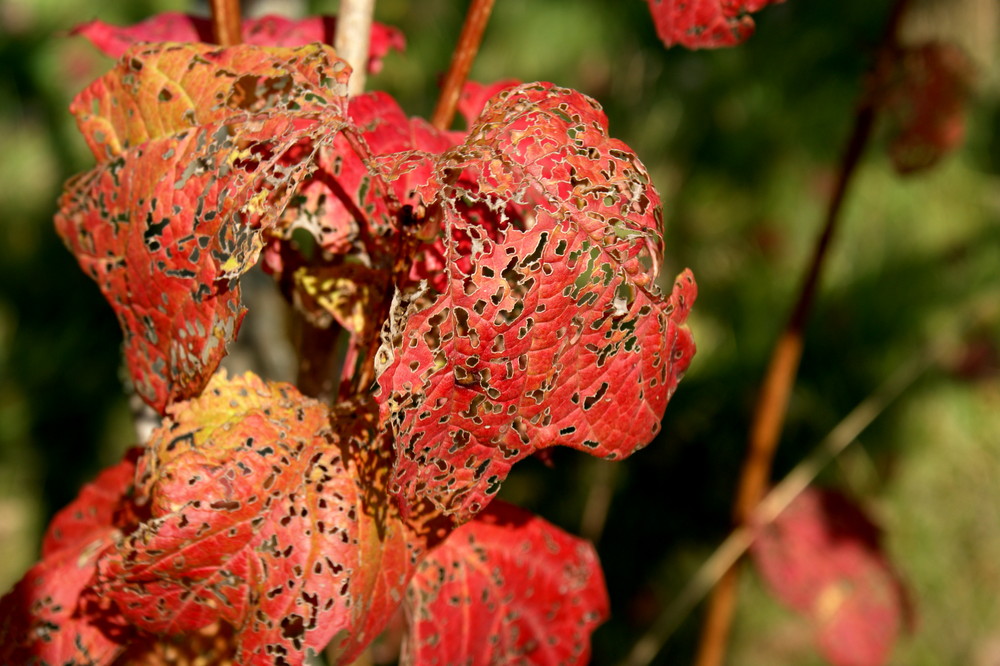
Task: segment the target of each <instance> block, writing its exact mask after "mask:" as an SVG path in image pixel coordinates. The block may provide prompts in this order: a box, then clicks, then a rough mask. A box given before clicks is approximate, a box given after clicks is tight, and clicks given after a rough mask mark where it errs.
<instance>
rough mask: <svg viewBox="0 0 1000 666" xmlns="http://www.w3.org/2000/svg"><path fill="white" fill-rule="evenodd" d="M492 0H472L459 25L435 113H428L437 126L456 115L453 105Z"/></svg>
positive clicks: (448, 122) (447, 126) (441, 127)
mask: <svg viewBox="0 0 1000 666" xmlns="http://www.w3.org/2000/svg"><path fill="white" fill-rule="evenodd" d="M493 1H494V0H472V4H470V5H469V11H468V12H467V13H466V15H465V23H464V24H463V25H462V33H461V34H460V35H459V36H458V45H456V46H455V52H454V53H452V55H451V65H449V67H448V73H447V74H446V75H445V77H444V83H443V84H442V86H441V96H440V97H438V102H437V106H436V107H435V108H434V115H433V116H432V117H431V124H432V125H434V127H436V128H437V129H439V130H442V131H443V130H447V129H450V128H451V122H452V120H453V119H454V118H455V109H456V108H458V98H459V95H461V94H462V87H463V86H464V85H465V80H466V79H467V78H468V77H469V70H470V69H472V61H473V60H475V59H476V53H478V52H479V44H480V43H481V42H482V41H483V32H484V31H485V30H486V24H487V23H489V20H490V13H491V12H492V11H493Z"/></svg>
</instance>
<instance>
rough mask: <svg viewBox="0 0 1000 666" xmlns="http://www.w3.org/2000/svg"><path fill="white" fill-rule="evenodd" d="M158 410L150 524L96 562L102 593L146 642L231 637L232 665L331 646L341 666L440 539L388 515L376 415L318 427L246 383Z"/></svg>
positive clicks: (346, 411) (294, 657)
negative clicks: (202, 634) (224, 627)
mask: <svg viewBox="0 0 1000 666" xmlns="http://www.w3.org/2000/svg"><path fill="white" fill-rule="evenodd" d="M169 413H170V418H169V419H168V420H167V421H166V422H165V423H164V425H163V427H161V428H160V429H158V430H157V431H156V432H155V433H154V435H153V437H152V439H151V441H150V446H149V450H148V452H147V454H146V456H145V457H144V458H143V459H142V460H141V461H140V467H139V473H140V475H141V479H142V481H141V483H142V491H143V492H144V494H145V495H146V496H148V498H149V502H150V511H151V518H150V519H149V520H148V521H147V522H145V523H144V524H143V525H141V526H140V527H139V528H138V529H137V530H136V531H135V532H134V533H132V534H131V535H130V536H129V537H128V538H127V539H126V540H125V541H124V542H123V543H122V544H121V545H120V547H118V548H117V549H115V550H113V551H111V552H109V553H108V554H107V555H106V556H105V557H104V558H103V559H102V560H101V562H100V566H99V578H100V586H101V587H100V589H101V592H102V594H103V595H104V596H105V597H106V598H108V599H111V600H113V601H115V602H116V603H117V604H118V605H119V607H120V608H121V609H122V613H123V614H124V615H125V617H126V618H127V619H128V620H129V621H130V622H131V623H133V624H134V625H135V626H136V627H138V628H140V629H143V630H145V631H148V632H152V633H156V634H168V635H170V634H177V633H185V632H192V631H198V630H201V629H203V628H205V627H206V626H208V625H210V624H211V623H213V622H217V621H220V620H221V621H223V622H225V623H227V624H229V625H231V626H233V627H234V628H235V629H236V631H237V638H236V652H237V661H238V662H239V663H248V664H264V663H267V664H271V663H287V664H301V663H303V659H304V658H305V655H306V654H307V653H309V652H317V651H319V650H321V649H322V648H323V647H324V646H326V645H327V643H329V642H330V641H331V640H334V641H335V642H336V646H335V649H337V650H339V651H340V655H341V658H342V659H343V661H344V662H345V663H348V662H350V661H351V660H352V659H353V658H354V657H355V656H356V655H357V654H358V652H359V651H360V650H361V649H363V648H364V646H365V645H366V644H367V643H368V642H369V641H370V640H371V639H373V638H374V637H375V636H376V635H377V634H378V632H379V631H380V630H381V628H382V627H383V626H384V624H385V623H386V622H387V621H388V620H389V617H390V616H391V615H392V613H393V612H394V611H395V609H396V607H397V606H398V605H399V603H400V602H401V601H402V598H403V594H404V591H405V588H406V584H407V582H408V580H409V578H410V576H411V575H412V573H413V571H414V568H415V566H416V563H417V559H418V557H419V556H420V554H421V553H422V552H423V551H424V550H425V548H426V547H427V545H428V541H429V539H431V538H434V539H439V538H440V535H433V534H431V535H428V534H423V535H422V534H420V533H419V532H418V531H417V529H416V528H415V527H413V526H411V525H407V524H405V523H403V522H402V521H400V520H399V519H398V517H397V515H396V513H395V512H394V511H392V509H391V503H390V502H388V501H387V499H386V496H385V493H384V491H383V490H382V488H381V486H380V484H384V480H385V477H386V475H387V463H386V460H385V456H386V455H388V454H389V453H390V452H391V450H390V449H389V447H388V446H387V445H386V444H385V443H384V441H383V438H382V437H381V435H380V433H379V431H378V429H377V422H376V419H375V413H374V411H373V410H372V409H368V408H365V407H364V406H357V405H345V406H344V407H343V408H342V410H341V411H340V412H337V413H336V414H335V415H334V416H333V417H332V418H331V415H330V413H329V410H328V409H327V408H326V407H325V406H324V405H322V404H321V403H318V402H315V401H313V400H309V399H307V398H305V397H303V396H302V395H300V394H299V393H298V391H296V390H295V388H294V387H293V386H291V385H288V384H268V383H265V382H263V381H261V380H260V379H258V378H256V377H254V376H253V375H249V374H248V375H246V376H243V377H237V378H235V379H232V380H228V379H226V378H225V376H224V375H216V376H215V377H214V378H213V380H212V381H211V382H210V383H209V385H208V386H207V387H206V390H205V392H204V393H203V395H202V397H200V398H198V399H196V400H192V401H190V402H187V403H178V404H176V405H175V406H173V407H172V408H171V409H170V412H169Z"/></svg>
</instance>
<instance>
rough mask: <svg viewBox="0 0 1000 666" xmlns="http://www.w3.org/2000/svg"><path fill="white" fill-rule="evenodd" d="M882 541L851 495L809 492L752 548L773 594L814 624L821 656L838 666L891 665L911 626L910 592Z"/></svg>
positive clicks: (785, 512) (755, 560) (769, 527)
mask: <svg viewBox="0 0 1000 666" xmlns="http://www.w3.org/2000/svg"><path fill="white" fill-rule="evenodd" d="M879 540H880V533H879V529H878V528H877V527H876V526H875V525H874V524H873V523H872V522H871V520H869V519H868V517H867V516H866V515H865V514H864V513H863V512H862V511H861V509H859V508H858V507H857V506H856V505H855V504H853V503H852V502H850V501H849V500H848V499H847V498H846V497H844V496H843V495H841V494H839V493H836V492H833V491H821V490H815V489H808V490H806V491H805V492H804V493H803V494H802V495H800V496H799V497H798V498H796V500H795V501H794V502H793V503H792V504H791V506H789V507H788V508H787V509H786V510H785V511H784V512H783V513H782V514H781V515H780V516H779V517H778V518H777V519H776V520H775V521H774V522H773V523H772V524H770V525H767V526H765V527H763V528H762V529H761V530H760V533H759V535H758V536H757V540H756V541H755V542H754V544H753V547H752V549H751V553H752V554H753V558H754V563H755V564H756V566H757V569H758V571H759V572H760V574H761V576H762V577H763V579H764V581H765V582H766V583H767V586H768V588H769V589H770V590H771V592H772V593H773V594H774V595H775V596H776V597H777V598H778V599H780V600H781V601H783V602H784V603H786V604H788V605H789V606H791V607H792V608H794V609H795V610H797V611H799V612H800V613H803V614H805V615H807V616H808V617H810V618H811V619H812V621H813V622H814V623H815V626H816V632H817V641H818V643H819V648H820V651H821V652H822V653H823V654H824V656H825V657H826V658H827V659H829V660H830V661H831V663H833V664H835V666H880V665H881V664H885V663H887V662H888V660H889V654H890V652H891V650H892V646H893V644H894V643H895V641H896V638H897V636H898V634H899V632H900V629H901V628H903V627H904V626H906V625H907V624H908V623H909V621H910V620H909V618H910V614H911V611H910V606H909V602H908V598H907V594H906V591H905V589H904V587H903V584H902V582H901V581H900V579H899V577H898V576H897V575H896V573H895V572H894V571H893V569H892V567H891V566H890V564H889V562H888V560H887V559H886V556H885V553H884V552H883V550H882V548H881V546H880V544H879Z"/></svg>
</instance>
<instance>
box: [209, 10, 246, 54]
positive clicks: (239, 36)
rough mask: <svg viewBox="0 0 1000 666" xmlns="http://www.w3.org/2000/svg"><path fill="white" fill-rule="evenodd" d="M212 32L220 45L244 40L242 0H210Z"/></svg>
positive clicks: (233, 43) (231, 44) (229, 44)
mask: <svg viewBox="0 0 1000 666" xmlns="http://www.w3.org/2000/svg"><path fill="white" fill-rule="evenodd" d="M208 4H209V7H211V9H212V34H213V35H214V36H215V41H216V43H217V44H219V45H220V46H235V45H237V44H239V43H240V42H242V41H243V30H242V21H241V19H240V0H210V1H209V3H208Z"/></svg>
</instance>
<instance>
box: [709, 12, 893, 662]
mask: <svg viewBox="0 0 1000 666" xmlns="http://www.w3.org/2000/svg"><path fill="white" fill-rule="evenodd" d="M908 1H909V0H895V2H894V3H893V6H892V8H891V10H890V14H889V18H888V20H887V22H886V28H885V32H884V34H883V38H882V43H881V47H880V49H879V52H878V55H877V56H876V62H875V65H874V66H875V67H876V68H880V67H882V66H883V62H884V61H885V60H886V59H887V58H889V57H891V55H892V53H893V52H894V51H895V50H896V48H897V46H896V45H897V35H898V32H899V26H900V23H901V19H902V16H903V13H904V10H905V8H906V5H907V3H908ZM875 116H876V108H875V101H874V99H873V98H872V95H871V94H870V91H868V90H865V91H864V92H863V93H862V100H861V103H860V104H859V105H858V109H857V112H856V114H855V117H854V126H853V128H852V130H851V134H850V137H849V138H848V140H847V144H846V146H845V148H844V152H843V156H842V158H841V162H840V169H839V172H838V175H837V181H836V185H835V187H834V189H833V191H832V192H831V194H830V200H829V202H828V204H827V211H826V218H825V220H824V223H823V229H822V231H821V232H820V235H819V236H818V238H817V239H816V244H815V246H814V249H813V255H812V260H811V261H810V263H809V267H808V269H807V271H806V275H805V279H804V280H803V282H802V287H801V289H800V291H799V296H798V299H797V300H796V303H795V307H794V308H793V310H792V314H791V316H790V317H789V319H788V323H787V324H786V325H785V328H784V330H783V331H782V333H781V336H780V337H779V338H778V341H777V343H776V344H775V346H774V350H773V352H772V355H771V359H770V362H769V364H768V367H767V372H766V374H765V376H764V381H763V383H762V385H761V391H760V395H759V397H758V400H757V405H756V407H755V409H754V415H753V421H752V423H751V426H750V434H749V439H748V442H747V455H746V459H745V460H744V462H743V468H742V470H741V473H740V480H739V485H738V487H737V491H736V502H735V504H734V507H733V519H734V522H735V524H736V525H737V526H743V525H746V524H747V521H748V520H749V518H750V516H751V515H752V514H753V512H754V509H755V508H756V506H757V503H758V502H759V501H760V498H761V497H762V496H763V494H764V489H765V488H766V487H767V483H768V481H769V479H770V476H771V465H772V462H773V460H774V452H775V449H776V448H777V445H778V440H779V439H780V437H781V431H782V429H783V427H784V423H785V416H786V414H787V411H788V401H789V397H790V395H791V392H792V386H793V385H794V383H795V376H796V374H797V373H798V369H799V362H800V361H801V360H802V348H803V345H804V341H803V331H804V329H805V324H806V321H807V320H808V318H809V313H810V311H811V310H812V305H813V302H814V300H815V297H816V291H817V287H818V285H819V279H820V276H821V275H822V272H823V267H824V265H825V263H826V258H827V256H828V254H829V249H830V245H831V242H832V239H833V235H834V233H835V231H836V229H837V226H838V224H839V222H840V212H841V209H842V207H843V203H844V199H845V197H846V195H847V190H848V187H849V186H850V184H851V182H852V180H853V178H854V175H855V173H856V172H857V166H858V163H859V162H860V160H861V155H862V154H863V153H864V150H865V148H866V147H867V145H868V142H869V139H870V138H871V135H872V128H873V127H874V124H875ZM738 580H739V572H738V569H737V568H735V567H733V568H730V569H729V570H728V571H727V572H726V574H725V576H723V577H722V579H721V580H720V581H719V584H718V585H717V586H716V588H715V590H714V592H713V594H712V597H711V599H710V600H709V606H708V610H707V613H706V617H705V623H704V625H703V627H702V634H701V641H700V645H699V648H698V657H697V660H696V661H695V664H696V666H720V665H721V664H722V662H723V659H724V657H725V653H726V645H727V643H728V640H729V629H730V626H731V624H732V617H733V611H734V609H735V606H736V586H737V582H738Z"/></svg>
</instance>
